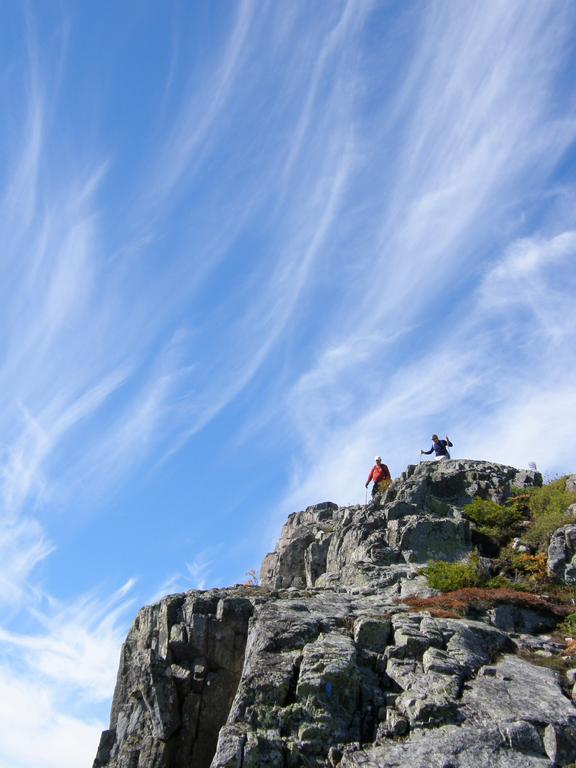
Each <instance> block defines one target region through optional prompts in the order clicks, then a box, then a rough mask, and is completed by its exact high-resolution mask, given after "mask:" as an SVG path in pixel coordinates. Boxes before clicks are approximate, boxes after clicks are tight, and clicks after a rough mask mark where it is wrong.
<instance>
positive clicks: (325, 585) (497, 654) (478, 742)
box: [94, 460, 576, 768]
mask: <svg viewBox="0 0 576 768" xmlns="http://www.w3.org/2000/svg"><path fill="white" fill-rule="evenodd" d="M541 483H542V478H541V477H540V475H539V474H538V473H537V472H529V471H524V470H522V471H521V470H517V469H514V468H512V467H507V466H502V465H498V464H493V463H489V462H481V461H455V460H452V461H445V462H426V463H422V464H420V465H418V466H410V467H408V469H407V470H406V472H405V473H403V474H402V476H401V477H400V478H398V479H397V480H395V481H394V482H393V483H392V485H391V486H390V487H389V489H388V490H387V491H386V492H385V494H384V495H383V496H382V498H380V499H378V500H377V501H375V502H372V503H370V504H368V505H366V506H353V507H344V508H342V507H338V506H337V505H336V504H333V503H330V502H325V503H322V504H317V505H315V506H312V507H309V508H308V509H306V510H305V511H303V512H298V513H295V514H293V515H291V516H290V517H289V518H288V521H287V522H286V524H285V525H284V527H283V529H282V533H281V536H280V540H279V542H278V545H277V547H276V550H275V551H274V552H272V553H271V554H269V555H267V556H266V558H265V560H264V563H263V565H262V570H261V577H260V585H258V586H255V585H246V586H236V587H233V588H230V589H213V590H208V591H191V592H187V593H185V594H179V595H171V596H169V597H166V598H164V599H163V600H161V601H160V602H159V603H156V604H155V605H152V606H149V607H146V608H144V609H142V610H141V611H140V613H139V614H138V616H137V617H136V620H135V622H134V625H133V627H132V628H131V630H130V632H129V634H128V637H127V639H126V642H125V643H124V646H123V648H122V653H121V659H120V669H119V672H118V680H117V684H116V690H115V694H114V699H113V704H112V714H111V723H110V728H109V730H107V731H104V733H103V734H102V738H101V741H100V746H99V748H98V753H97V756H96V759H95V761H94V768H209V767H211V768H256V766H270V767H272V766H274V767H277V768H289V767H291V766H304V767H305V766H341V768H356V767H357V768H376V767H377V766H382V767H384V766H386V767H388V768H396V767H398V768H400V767H406V768H484V767H485V768H529V767H531V766H534V767H536V766H538V767H539V768H540V767H541V768H544V766H566V765H570V764H571V763H573V762H574V761H575V760H576V708H575V707H574V704H573V703H572V700H571V698H570V694H569V688H568V687H567V686H568V683H570V684H574V682H575V679H576V671H574V670H572V671H570V670H569V671H568V674H567V675H566V674H565V673H562V674H561V673H560V672H558V671H555V670H554V669H552V668H549V667H547V666H542V665H539V664H536V663H533V662H534V661H535V660H536V661H537V660H538V659H540V658H542V659H548V658H550V657H553V655H554V652H555V650H554V649H555V647H556V652H557V653H560V652H561V645H562V644H561V643H558V642H557V641H556V640H554V638H553V637H552V636H550V635H542V634H539V633H541V632H542V631H543V629H548V630H549V629H550V628H553V626H554V625H555V622H557V621H558V620H559V619H558V618H557V617H556V618H554V616H553V615H552V614H550V613H549V612H548V613H547V612H546V611H544V609H542V610H540V609H539V608H538V606H537V605H536V606H534V605H532V606H527V605H523V604H522V603H520V604H515V603H514V602H513V601H511V602H509V603H508V604H507V603H506V602H505V601H504V602H501V603H500V604H499V605H498V606H497V607H494V606H490V605H488V604H487V605H486V606H485V607H484V608H481V609H479V610H478V611H477V612H476V615H474V616H469V615H467V616H466V618H454V617H453V616H450V615H448V613H446V614H445V615H442V614H441V612H438V611H436V612H432V611H428V610H424V609H422V608H415V607H414V605H411V606H410V605H408V604H406V602H405V601H406V600H409V599H410V598H414V596H417V597H419V598H426V597H429V596H432V595H433V594H435V592H434V590H432V589H431V588H430V586H429V585H428V582H427V578H426V576H425V575H423V574H422V567H423V565H425V564H426V563H427V562H428V561H430V560H443V561H448V562H458V561H461V560H465V559H466V558H467V556H468V555H469V554H470V552H471V551H472V549H473V547H474V535H475V531H474V526H473V524H472V523H471V522H470V521H469V519H468V518H467V516H466V506H467V505H468V504H469V503H470V502H471V501H472V500H473V499H475V498H481V499H486V500H491V501H494V502H496V503H498V504H501V503H503V502H505V500H506V499H507V498H508V497H509V496H510V494H511V489H512V488H513V487H514V488H516V489H518V488H521V489H522V488H530V487H533V486H538V485H541ZM516 493H518V491H516ZM572 528H575V527H574V526H572ZM575 530H576V528H575ZM575 541H576V539H575V538H574V531H573V530H565V529H563V530H561V531H558V532H557V534H555V537H552V542H551V548H552V550H553V551H552V552H551V561H550V562H551V564H550V568H552V570H554V569H555V571H554V572H555V573H557V574H559V577H558V578H560V579H562V578H564V577H566V581H567V582H568V583H570V580H571V579H573V571H572V564H571V558H572V556H573V554H574V551H576V550H575V544H574V542H575ZM573 550H574V551H573ZM526 649H529V650H530V653H527V652H526ZM550 666H553V665H550ZM570 675H571V677H570Z"/></svg>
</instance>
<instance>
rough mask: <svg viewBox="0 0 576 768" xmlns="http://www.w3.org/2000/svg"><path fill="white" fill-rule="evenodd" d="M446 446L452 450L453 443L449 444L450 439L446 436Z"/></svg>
mask: <svg viewBox="0 0 576 768" xmlns="http://www.w3.org/2000/svg"><path fill="white" fill-rule="evenodd" d="M446 445H447V446H448V447H449V448H452V447H453V445H454V443H451V442H450V438H449V437H448V435H446Z"/></svg>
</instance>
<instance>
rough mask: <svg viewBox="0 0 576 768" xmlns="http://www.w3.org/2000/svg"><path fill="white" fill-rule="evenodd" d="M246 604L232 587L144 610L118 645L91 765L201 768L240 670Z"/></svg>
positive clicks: (207, 761)
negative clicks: (105, 724) (108, 709)
mask: <svg viewBox="0 0 576 768" xmlns="http://www.w3.org/2000/svg"><path fill="white" fill-rule="evenodd" d="M252 612H253V605H252V603H251V602H250V601H249V600H247V599H246V598H245V597H242V596H237V594H236V593H235V592H234V590H229V591H225V590H213V591H210V592H202V593H196V592H191V593H188V594H187V595H178V596H174V597H168V598H165V599H164V600H162V602H160V603H158V604H157V605H152V606H150V607H148V608H144V609H143V610H142V611H140V613H139V614H138V617H137V618H136V621H135V622H134V626H133V627H132V629H131V630H130V633H129V635H128V638H127V640H126V642H125V643H124V646H123V648H122V655H121V660H120V670H119V672H118V680H117V683H116V691H115V693H114V700H113V703H112V717H111V724H110V729H109V730H108V731H105V732H104V734H103V735H102V739H101V743H100V748H99V750H98V755H97V757H96V761H95V763H94V766H95V768H96V767H97V766H115V768H136V767H137V766H171V767H172V766H173V767H174V768H180V767H182V768H184V766H190V765H194V766H198V768H208V766H209V765H210V762H211V760H212V757H213V755H214V751H215V749H216V742H217V740H218V734H219V731H220V728H221V727H222V725H224V723H225V721H226V718H227V716H228V713H229V710H230V705H231V703H232V699H233V698H234V694H235V693H236V689H237V687H238V681H239V679H240V675H241V672H242V667H243V663H244V649H245V646H246V638H247V634H248V621H249V618H250V616H251V615H252Z"/></svg>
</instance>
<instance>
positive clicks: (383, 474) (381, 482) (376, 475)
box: [366, 456, 392, 498]
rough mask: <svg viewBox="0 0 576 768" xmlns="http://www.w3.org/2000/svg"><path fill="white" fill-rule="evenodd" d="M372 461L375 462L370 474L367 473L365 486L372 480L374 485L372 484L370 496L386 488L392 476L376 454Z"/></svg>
mask: <svg viewBox="0 0 576 768" xmlns="http://www.w3.org/2000/svg"><path fill="white" fill-rule="evenodd" d="M374 461H375V462H376V464H374V466H373V467H372V469H371V470H370V474H369V475H368V480H366V488H368V486H369V485H370V481H371V480H373V481H374V485H373V486H372V498H374V496H376V494H377V493H382V492H383V491H385V490H386V488H388V486H389V485H390V483H391V482H392V477H391V476H390V470H389V469H388V467H387V466H386V464H382V457H381V456H376V457H375V459H374Z"/></svg>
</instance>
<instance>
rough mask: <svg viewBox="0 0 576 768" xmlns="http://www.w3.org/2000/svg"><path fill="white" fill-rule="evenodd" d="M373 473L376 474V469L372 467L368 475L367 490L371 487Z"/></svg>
mask: <svg viewBox="0 0 576 768" xmlns="http://www.w3.org/2000/svg"><path fill="white" fill-rule="evenodd" d="M373 472H374V467H372V469H371V470H370V474H369V475H368V480H366V485H365V488H368V486H369V485H370V480H372V473H373Z"/></svg>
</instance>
